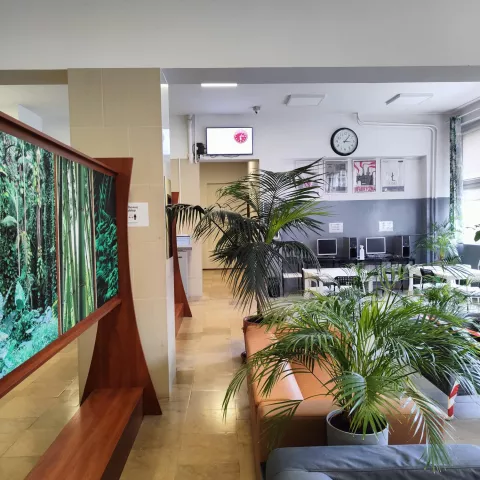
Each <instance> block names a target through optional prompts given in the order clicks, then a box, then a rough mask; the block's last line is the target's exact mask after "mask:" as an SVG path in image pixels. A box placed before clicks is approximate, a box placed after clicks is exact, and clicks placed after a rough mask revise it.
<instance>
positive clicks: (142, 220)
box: [128, 202, 150, 227]
mask: <svg viewBox="0 0 480 480" xmlns="http://www.w3.org/2000/svg"><path fill="white" fill-rule="evenodd" d="M149 224H150V221H149V218H148V203H145V202H144V203H129V204H128V226H129V227H148V226H149Z"/></svg>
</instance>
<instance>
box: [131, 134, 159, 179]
mask: <svg viewBox="0 0 480 480" xmlns="http://www.w3.org/2000/svg"><path fill="white" fill-rule="evenodd" d="M129 138H130V154H131V156H132V157H133V159H134V161H133V172H132V185H135V184H143V183H149V184H151V185H153V184H158V185H163V177H164V174H163V162H162V158H163V156H162V129H161V128H160V127H131V128H130V132H129Z"/></svg>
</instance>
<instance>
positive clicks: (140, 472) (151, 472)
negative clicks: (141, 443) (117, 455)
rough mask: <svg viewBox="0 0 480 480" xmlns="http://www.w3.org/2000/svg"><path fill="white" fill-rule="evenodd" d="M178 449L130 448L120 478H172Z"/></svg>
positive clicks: (130, 479)
mask: <svg viewBox="0 0 480 480" xmlns="http://www.w3.org/2000/svg"><path fill="white" fill-rule="evenodd" d="M177 454H178V449H175V448H157V449H149V450H132V451H131V452H130V455H129V457H128V460H127V463H126V465H125V468H124V470H123V473H122V476H121V477H120V478H121V480H174V478H175V472H176V468H177V467H176V459H177Z"/></svg>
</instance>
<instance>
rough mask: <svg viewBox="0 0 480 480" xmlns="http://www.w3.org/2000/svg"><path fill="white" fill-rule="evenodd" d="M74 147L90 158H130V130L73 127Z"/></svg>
mask: <svg viewBox="0 0 480 480" xmlns="http://www.w3.org/2000/svg"><path fill="white" fill-rule="evenodd" d="M70 142H71V144H72V147H74V148H76V149H77V150H80V151H81V152H83V153H86V154H87V155H89V156H90V157H96V158H100V157H128V156H129V152H130V149H129V145H128V129H127V128H119V127H116V128H101V127H72V128H71V129H70Z"/></svg>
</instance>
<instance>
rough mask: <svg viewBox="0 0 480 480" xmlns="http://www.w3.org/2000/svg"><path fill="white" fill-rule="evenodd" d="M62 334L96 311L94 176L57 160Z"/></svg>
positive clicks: (69, 163) (73, 163)
mask: <svg viewBox="0 0 480 480" xmlns="http://www.w3.org/2000/svg"><path fill="white" fill-rule="evenodd" d="M56 168H57V189H58V193H57V198H58V215H59V217H58V238H59V260H60V272H59V273H60V275H59V279H60V318H61V322H60V325H61V333H64V332H66V331H67V330H69V329H70V328H72V327H74V326H75V325H76V324H77V323H78V322H80V320H83V319H84V318H85V317H86V316H87V315H89V314H90V313H92V312H93V311H94V310H95V303H96V302H95V241H94V231H95V216H94V211H93V203H94V201H93V197H94V191H93V172H92V170H90V169H89V168H87V167H85V166H84V165H81V164H79V163H76V162H72V161H71V160H68V159H66V158H62V157H57V166H56Z"/></svg>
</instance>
